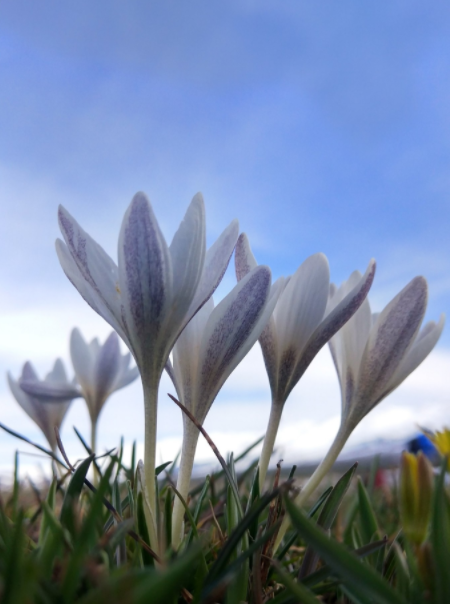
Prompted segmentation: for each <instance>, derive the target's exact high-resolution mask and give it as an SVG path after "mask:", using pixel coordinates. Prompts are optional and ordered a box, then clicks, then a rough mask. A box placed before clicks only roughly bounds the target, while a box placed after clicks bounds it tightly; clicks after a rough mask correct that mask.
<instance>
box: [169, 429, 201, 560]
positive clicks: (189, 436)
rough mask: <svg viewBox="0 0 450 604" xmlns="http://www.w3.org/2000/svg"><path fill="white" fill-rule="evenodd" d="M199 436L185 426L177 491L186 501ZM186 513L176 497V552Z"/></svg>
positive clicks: (174, 529) (174, 536)
mask: <svg viewBox="0 0 450 604" xmlns="http://www.w3.org/2000/svg"><path fill="white" fill-rule="evenodd" d="M189 421H190V420H189ZM199 434H200V433H199V431H198V430H197V428H196V427H195V426H192V425H191V426H188V427H186V426H185V428H184V435H183V448H182V451H181V460H180V468H179V471H178V480H177V491H179V493H180V495H181V496H182V497H183V499H184V500H185V501H186V499H187V496H188V494H189V485H190V483H191V475H192V468H193V466H194V458H195V451H196V449H197V442H198V437H199ZM184 511H185V510H184V506H183V504H182V503H181V501H180V499H179V497H177V495H175V502H174V505H173V514H172V547H173V548H174V549H175V550H177V549H178V548H179V546H180V543H181V541H182V539H183V528H184V527H183V518H184Z"/></svg>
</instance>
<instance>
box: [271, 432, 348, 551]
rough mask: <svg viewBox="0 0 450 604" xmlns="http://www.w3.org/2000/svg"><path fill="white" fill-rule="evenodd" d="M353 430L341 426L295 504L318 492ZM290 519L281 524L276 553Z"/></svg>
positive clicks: (275, 548) (299, 503)
mask: <svg viewBox="0 0 450 604" xmlns="http://www.w3.org/2000/svg"><path fill="white" fill-rule="evenodd" d="M351 432H352V430H351V429H349V427H348V426H347V425H345V424H341V426H340V428H339V430H338V433H337V434H336V436H335V439H334V441H333V443H332V445H331V447H330V449H329V450H328V453H327V454H326V455H325V457H324V458H323V459H322V461H321V462H320V464H319V465H318V466H317V468H316V470H315V472H314V473H313V475H312V476H311V477H310V479H309V480H308V481H307V483H306V484H305V486H304V487H303V488H302V490H301V491H300V493H299V494H298V495H297V497H296V498H295V503H296V505H298V506H299V507H300V506H301V505H302V504H303V503H305V501H306V500H307V499H308V497H309V496H310V495H311V494H312V493H313V492H314V491H315V490H316V488H317V487H318V486H319V484H320V483H321V482H322V479H323V478H324V477H325V476H326V474H328V472H329V471H330V470H331V468H332V467H333V465H334V462H335V461H336V459H337V457H338V455H339V453H340V452H341V451H342V449H343V447H344V445H345V443H346V442H347V439H348V437H349V436H350V434H351ZM290 523H291V522H290V519H289V518H288V516H285V518H284V520H283V523H282V524H281V527H280V531H279V533H278V535H277V539H276V541H275V547H274V552H275V551H276V550H277V549H278V546H279V545H280V543H281V541H282V539H283V537H284V535H285V534H286V531H287V529H288V528H289V525H290Z"/></svg>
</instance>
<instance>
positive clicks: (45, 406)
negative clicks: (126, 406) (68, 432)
mask: <svg viewBox="0 0 450 604" xmlns="http://www.w3.org/2000/svg"><path fill="white" fill-rule="evenodd" d="M8 383H9V387H10V389H11V392H12V393H13V395H14V398H15V399H16V401H17V402H18V403H19V405H20V406H21V407H22V409H23V410H24V411H25V413H27V415H29V416H30V417H31V419H32V420H33V421H34V422H35V423H36V424H37V425H38V426H39V428H40V429H41V430H42V432H43V434H44V436H45V438H46V439H47V441H48V444H49V445H50V448H51V450H52V451H53V452H56V448H57V442H56V436H55V426H56V427H57V428H58V429H59V428H60V427H61V424H62V421H63V419H64V416H65V415H66V413H67V410H68V408H69V405H70V403H71V402H72V400H73V399H74V398H77V397H79V396H81V394H80V392H79V391H78V390H77V388H76V387H75V386H74V385H73V384H72V383H71V382H69V380H68V379H67V374H66V370H65V369H64V365H63V362H62V361H61V359H57V360H56V361H55V364H54V366H53V369H52V371H50V373H48V374H47V375H46V377H45V379H44V380H39V378H38V375H37V373H36V371H35V370H34V367H33V365H32V364H31V363H30V362H29V361H27V362H26V363H25V365H24V366H23V369H22V375H21V376H20V378H19V379H18V380H15V379H14V378H13V377H12V375H11V373H9V372H8ZM45 393H47V395H45Z"/></svg>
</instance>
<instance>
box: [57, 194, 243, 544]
mask: <svg viewBox="0 0 450 604" xmlns="http://www.w3.org/2000/svg"><path fill="white" fill-rule="evenodd" d="M59 225H60V228H61V232H62V234H63V237H64V240H65V243H63V242H62V241H60V240H58V241H57V242H56V247H57V252H58V256H59V259H60V262H61V265H62V267H63V269H64V271H65V273H66V275H67V277H68V278H69V279H70V281H71V282H72V283H73V285H74V286H75V287H76V288H77V289H78V291H79V292H80V294H81V295H82V296H83V298H84V299H85V300H86V302H88V304H90V306H91V307H92V308H93V309H94V310H95V311H96V312H97V313H98V314H99V315H101V316H102V317H103V318H104V319H105V320H106V321H107V322H108V323H109V324H110V325H111V326H112V327H113V328H114V329H115V330H116V331H117V333H118V334H119V335H120V336H121V338H122V339H123V340H124V342H125V343H126V344H127V346H128V347H129V349H130V351H131V352H132V354H133V356H134V358H135V361H136V364H137V366H138V368H139V371H140V374H141V378H142V383H143V389H144V402H145V453H144V462H145V463H144V465H145V475H146V482H147V493H148V496H149V509H150V510H152V512H154V511H155V509H156V508H155V506H156V494H155V454H156V420H157V398H158V386H159V381H160V378H161V374H162V371H163V369H164V366H165V364H166V362H167V359H168V358H169V354H170V351H171V350H172V347H173V345H174V344H175V341H176V339H177V338H178V336H179V335H180V333H181V332H182V330H183V329H184V327H185V326H186V325H187V323H188V322H189V321H190V320H191V319H192V317H193V316H194V315H195V314H196V312H197V311H198V310H199V309H200V308H201V307H202V306H203V304H204V303H205V302H206V301H207V300H208V299H209V298H210V297H211V295H212V294H213V292H214V290H215V289H216V287H217V286H218V284H219V283H220V281H221V279H222V276H223V274H224V272H225V270H226V267H227V265H228V262H229V259H230V257H231V254H232V252H233V249H234V246H235V243H236V239H237V236H238V224H237V221H233V222H232V223H231V224H230V225H229V227H228V228H227V229H225V231H224V232H223V233H222V235H221V236H220V237H219V239H218V240H217V241H216V242H215V243H214V245H213V246H212V247H211V248H210V249H209V250H208V251H207V252H206V253H205V210H204V204H203V198H202V196H201V195H200V194H198V195H196V196H195V197H194V198H193V200H192V202H191V204H190V206H189V208H188V210H187V212H186V215H185V218H184V220H183V222H182V223H181V225H180V227H179V229H178V231H177V232H176V233H175V235H174V237H173V240H172V243H171V244H170V246H168V245H167V243H166V241H165V239H164V237H163V234H162V233H161V230H160V228H159V225H158V222H157V220H156V218H155V216H154V214H153V210H152V208H151V205H150V203H149V201H148V199H147V197H146V196H145V195H144V194H143V193H138V194H136V195H135V196H134V198H133V200H132V202H131V204H130V206H129V207H128V210H127V211H126V213H125V216H124V219H123V222H122V228H121V231H120V236H119V254H118V257H119V260H118V265H116V264H115V262H114V261H113V260H112V259H111V258H110V257H109V256H108V255H107V254H106V253H105V251H104V250H103V249H102V248H101V247H100V246H99V245H98V244H97V243H96V242H95V241H94V240H93V239H92V238H91V237H90V236H89V235H88V234H87V233H86V232H85V231H84V230H83V229H82V228H81V227H80V226H79V224H78V223H77V222H76V221H75V220H74V219H73V218H72V216H70V214H69V213H68V212H67V211H66V210H65V209H64V208H62V207H60V209H59ZM147 521H148V523H149V532H150V539H151V542H152V546H153V547H155V548H157V545H158V543H157V533H156V525H155V521H154V518H152V519H150V518H147Z"/></svg>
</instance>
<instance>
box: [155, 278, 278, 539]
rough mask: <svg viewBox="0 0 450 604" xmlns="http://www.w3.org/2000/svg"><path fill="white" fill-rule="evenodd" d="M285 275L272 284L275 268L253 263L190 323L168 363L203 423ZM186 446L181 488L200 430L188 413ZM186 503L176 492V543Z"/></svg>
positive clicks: (181, 489)
mask: <svg viewBox="0 0 450 604" xmlns="http://www.w3.org/2000/svg"><path fill="white" fill-rule="evenodd" d="M282 281H283V280H279V281H278V282H277V283H276V284H274V285H273V287H272V288H271V286H270V283H271V273H270V269H269V268H267V267H265V266H259V267H256V268H254V269H253V270H252V271H250V273H249V274H248V275H247V276H246V277H245V278H244V279H242V281H241V282H240V283H238V284H237V285H236V286H235V287H234V288H233V290H232V291H231V292H230V293H229V294H228V295H227V296H226V297H225V298H224V299H223V300H222V301H221V302H220V303H219V304H218V305H217V306H216V307H214V302H213V300H212V298H211V299H210V300H209V301H208V302H207V303H206V304H205V305H204V307H203V308H202V309H201V310H200V311H199V312H198V313H197V315H196V316H195V317H194V318H193V319H192V320H191V322H190V323H189V324H188V325H187V327H186V329H185V330H184V331H183V333H182V334H181V336H180V337H179V338H178V340H177V342H176V344H175V347H174V350H173V369H172V368H171V366H170V365H168V367H167V369H168V372H169V374H170V375H171V377H172V380H173V382H174V385H175V388H176V391H177V394H178V397H179V399H180V401H181V402H182V404H183V405H184V406H185V407H186V408H187V409H188V410H189V411H190V412H191V413H192V415H194V417H195V418H196V420H197V421H198V422H199V423H200V424H203V422H204V421H205V418H206V415H207V413H208V411H209V409H210V408H211V405H212V404H213V401H214V399H215V398H216V396H217V394H218V392H219V390H220V389H221V387H222V386H223V384H224V382H225V380H226V379H227V378H228V377H229V375H230V374H231V372H232V371H233V370H234V369H235V368H236V367H237V365H238V364H239V363H240V362H241V360H242V359H243V358H244V356H245V355H246V354H247V352H248V351H249V350H250V348H251V347H252V346H253V344H254V343H255V342H256V340H257V339H258V337H259V336H260V335H261V332H262V330H263V329H264V327H265V325H266V324H267V321H268V320H269V317H270V315H271V314H272V312H273V309H274V306H275V303H276V301H277V298H278V295H279V293H280V290H281V289H282V286H283V282H282ZM183 431H184V436H183V447H182V452H181V461H180V469H179V473H178V483H177V489H178V491H179V492H180V493H181V495H182V496H183V498H184V499H186V497H187V494H188V491H189V483H190V479H191V473H192V467H193V463H194V456H195V451H196V447H197V441H198V437H199V431H198V429H197V427H196V426H195V425H194V424H193V423H192V421H191V420H190V419H189V418H188V417H187V416H185V415H183ZM183 516H184V508H183V505H182V504H181V501H180V500H179V499H178V498H177V499H176V501H175V504H174V510H173V520H172V545H173V546H174V547H176V548H177V547H178V546H179V544H180V541H181V538H182V529H183Z"/></svg>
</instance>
